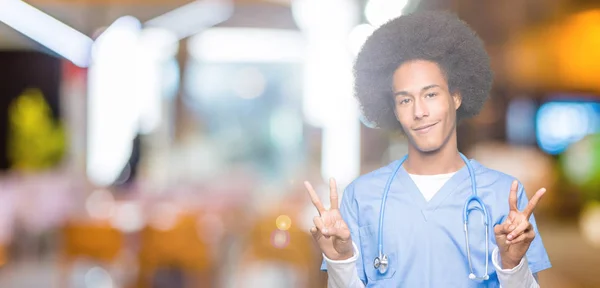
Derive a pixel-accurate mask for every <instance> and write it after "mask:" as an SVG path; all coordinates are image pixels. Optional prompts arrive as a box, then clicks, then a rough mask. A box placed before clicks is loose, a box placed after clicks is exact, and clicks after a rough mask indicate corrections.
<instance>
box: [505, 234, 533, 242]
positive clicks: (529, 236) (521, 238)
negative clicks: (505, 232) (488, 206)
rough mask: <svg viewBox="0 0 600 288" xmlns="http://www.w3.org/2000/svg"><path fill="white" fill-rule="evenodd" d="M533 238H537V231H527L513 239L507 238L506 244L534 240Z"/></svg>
mask: <svg viewBox="0 0 600 288" xmlns="http://www.w3.org/2000/svg"><path fill="white" fill-rule="evenodd" d="M533 238H535V233H534V232H533V231H529V232H527V233H523V234H521V235H519V237H517V238H515V239H513V240H507V241H506V244H508V245H514V244H519V243H522V242H525V241H531V240H533Z"/></svg>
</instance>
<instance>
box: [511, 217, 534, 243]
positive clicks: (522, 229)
mask: <svg viewBox="0 0 600 288" xmlns="http://www.w3.org/2000/svg"><path fill="white" fill-rule="evenodd" d="M530 228H531V223H529V221H523V222H521V224H519V225H518V226H517V228H515V230H513V231H512V232H510V233H509V234H508V235H507V236H506V239H507V240H513V239H516V238H517V237H519V236H521V234H522V233H524V232H526V231H527V230H528V229H530Z"/></svg>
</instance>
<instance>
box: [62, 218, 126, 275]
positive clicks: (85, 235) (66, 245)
mask: <svg viewBox="0 0 600 288" xmlns="http://www.w3.org/2000/svg"><path fill="white" fill-rule="evenodd" d="M62 236H63V237H62V238H63V249H62V254H61V280H60V281H61V286H60V287H68V285H67V283H68V277H69V275H70V272H71V268H72V266H73V264H74V262H75V261H76V260H79V259H87V260H91V261H93V262H95V263H98V264H99V265H104V266H109V265H111V264H114V262H115V261H117V259H118V256H119V254H120V252H121V251H122V249H123V246H124V237H123V234H122V232H121V231H119V230H118V229H116V228H114V227H112V226H111V225H110V223H109V222H105V221H101V222H100V221H86V222H68V223H67V224H66V225H65V226H64V227H63V229H62Z"/></svg>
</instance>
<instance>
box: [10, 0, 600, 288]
mask: <svg viewBox="0 0 600 288" xmlns="http://www.w3.org/2000/svg"><path fill="white" fill-rule="evenodd" d="M426 9H448V10H452V11H454V12H456V13H458V14H459V16H460V17H461V18H463V19H464V20H465V21H466V22H468V23H469V24H470V25H471V26H472V27H473V28H474V29H475V30H476V31H477V32H478V33H479V34H480V35H481V37H482V38H483V39H484V41H485V43H486V45H487V46H486V48H487V50H488V51H489V53H490V55H491V57H492V66H493V69H494V73H495V85H494V87H493V91H492V95H491V100H490V101H489V102H488V103H487V105H486V106H485V108H484V110H483V111H482V113H481V114H480V115H479V116H478V117H477V118H475V119H472V120H469V121H468V122H465V123H463V124H462V125H461V126H460V127H459V139H460V140H459V145H460V149H461V151H463V152H464V153H465V154H466V155H467V156H469V157H471V158H475V159H477V160H479V161H480V162H482V163H483V164H485V165H487V166H489V167H491V168H495V169H498V170H501V171H503V172H505V173H508V174H511V175H514V176H516V177H517V178H519V179H520V180H521V181H522V182H523V183H524V185H525V188H526V190H527V191H528V193H533V192H534V191H536V190H537V189H538V188H539V187H542V186H543V187H547V188H548V193H546V196H545V197H544V199H543V200H542V201H541V202H540V204H539V205H538V209H537V210H536V217H537V220H538V225H539V230H540V232H541V234H542V237H543V240H544V243H545V245H546V248H547V250H548V253H549V255H550V259H551V261H552V264H553V268H552V269H550V270H547V271H544V272H542V273H541V274H540V282H541V285H542V287H567V288H568V287H600V275H599V273H598V272H599V271H600V268H599V267H600V2H599V1H597V0H588V1H584V0H527V1H524V0H504V1H480V0H420V1H419V0H270V1H267V0H263V1H260V0H235V1H233V0H230V1H227V0H199V1H190V0H118V1H117V0H29V1H19V0H0V169H1V172H0V287H19V288H21V287H96V288H100V287H103V288H104V287H325V285H326V279H327V275H326V274H325V273H323V272H320V271H319V270H318V269H319V268H318V267H319V263H320V261H321V255H320V253H319V251H318V250H317V247H316V246H315V244H314V243H313V240H312V238H311V236H310V234H309V233H308V229H309V228H310V226H311V225H312V217H313V216H315V215H316V210H315V209H314V207H312V206H311V203H310V201H309V199H308V197H307V195H306V192H305V191H304V188H303V186H302V181H303V180H310V181H311V182H312V183H314V184H315V185H316V186H318V190H319V191H318V192H319V193H320V194H321V195H322V197H325V199H327V195H328V193H329V192H328V189H327V186H326V181H325V179H327V178H329V177H332V176H333V177H336V179H337V180H338V184H339V186H340V190H341V189H343V188H344V187H345V186H346V185H347V184H348V183H350V182H351V181H352V180H353V179H354V178H356V177H357V176H358V175H360V174H364V173H367V172H369V171H372V170H374V169H376V168H378V167H380V166H383V165H385V164H387V163H389V162H391V161H393V160H394V159H398V158H399V157H400V156H401V155H403V154H404V153H406V147H407V146H406V140H405V139H404V138H403V137H402V136H401V135H400V134H399V133H392V132H385V131H382V130H378V129H371V128H369V125H370V124H369V123H366V122H365V121H364V120H363V119H362V117H361V115H360V112H359V110H358V108H357V105H356V102H355V100H354V98H353V97H352V81H353V79H352V74H351V65H352V61H353V58H354V57H355V55H356V53H357V51H358V49H360V47H361V45H362V43H363V41H364V39H365V38H366V37H368V35H369V34H370V33H371V32H372V31H373V29H374V28H376V27H377V26H378V25H381V24H382V23H383V22H385V21H386V20H388V19H390V18H392V17H396V16H398V15H401V14H403V13H410V12H413V11H417V10H426ZM529 196H530V197H531V194H530V195H529Z"/></svg>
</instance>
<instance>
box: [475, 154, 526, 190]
mask: <svg viewBox="0 0 600 288" xmlns="http://www.w3.org/2000/svg"><path fill="white" fill-rule="evenodd" d="M471 166H473V170H475V176H476V177H477V186H489V185H493V186H506V187H508V188H510V185H511V184H512V182H513V181H514V180H517V181H519V179H517V178H515V177H514V176H512V175H509V174H506V173H504V172H501V171H498V170H495V169H492V168H489V167H487V166H484V165H483V164H481V163H479V162H478V161H477V160H473V159H472V160H471ZM519 185H521V182H519Z"/></svg>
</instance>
